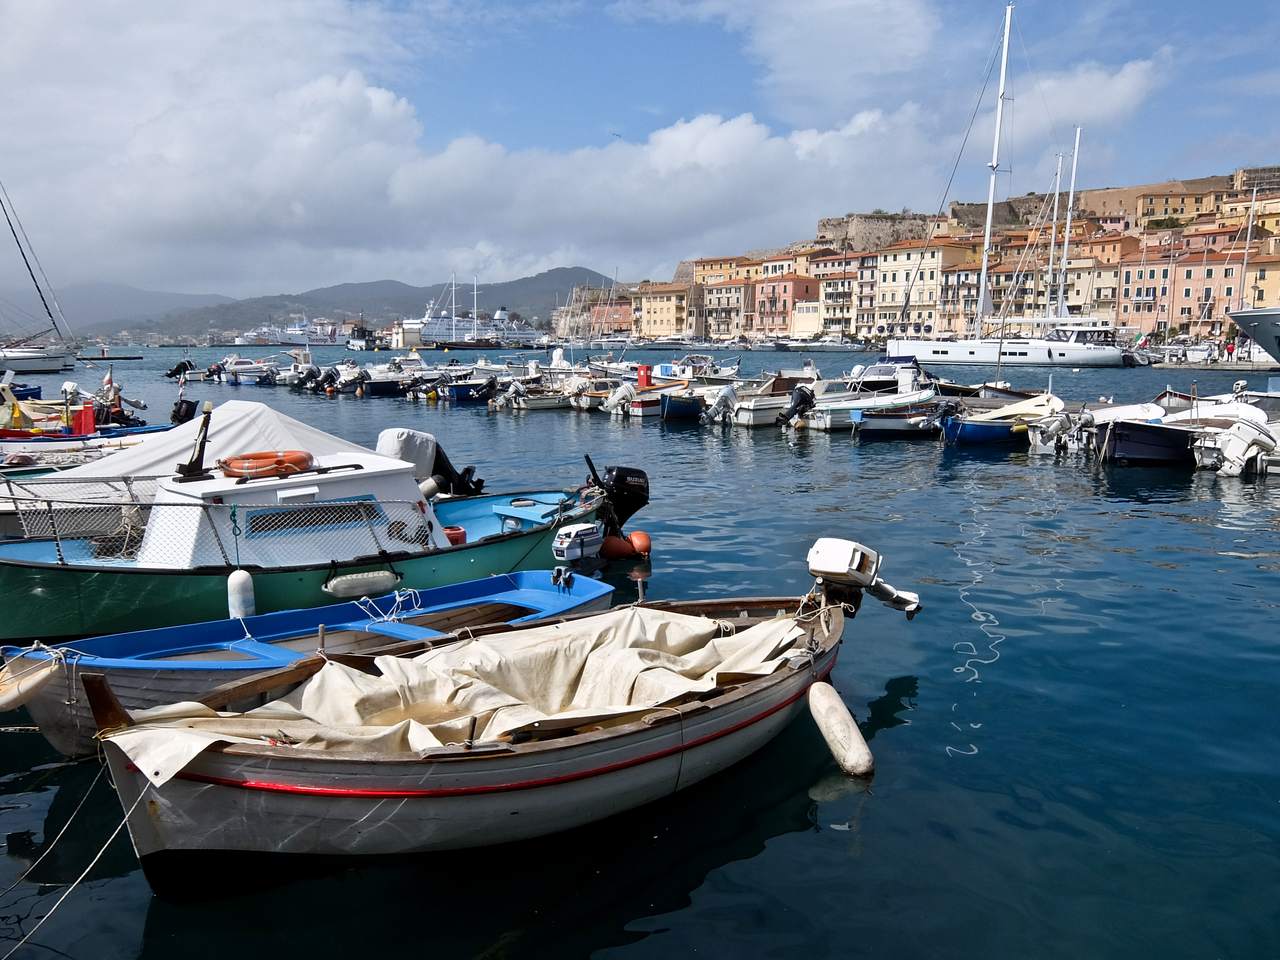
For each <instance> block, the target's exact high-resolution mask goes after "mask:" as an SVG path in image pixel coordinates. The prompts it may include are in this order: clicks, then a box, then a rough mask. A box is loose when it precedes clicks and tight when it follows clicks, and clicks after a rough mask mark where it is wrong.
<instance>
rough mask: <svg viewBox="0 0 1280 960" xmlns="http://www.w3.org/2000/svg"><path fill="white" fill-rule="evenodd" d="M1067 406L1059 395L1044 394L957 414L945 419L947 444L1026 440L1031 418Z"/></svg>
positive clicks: (1036, 418) (1048, 413) (1039, 417)
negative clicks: (978, 411) (982, 409)
mask: <svg viewBox="0 0 1280 960" xmlns="http://www.w3.org/2000/svg"><path fill="white" fill-rule="evenodd" d="M1064 406H1065V404H1063V402H1062V400H1061V399H1059V398H1058V397H1055V396H1053V395H1052V394H1049V393H1043V394H1040V395H1039V396H1035V397H1032V398H1031V399H1030V400H1020V401H1018V402H1017V403H1010V404H1007V405H1006V406H1003V407H997V408H996V409H995V410H987V411H985V412H983V413H975V414H968V415H966V414H960V413H954V414H951V415H949V416H947V417H946V418H944V419H943V421H942V435H943V436H944V437H945V438H946V441H947V443H956V444H1005V443H1024V442H1026V437H1027V424H1028V423H1029V422H1030V421H1032V420H1040V419H1042V418H1044V417H1047V416H1049V415H1051V414H1054V413H1058V412H1060V411H1061V410H1062V409H1063V407H1064Z"/></svg>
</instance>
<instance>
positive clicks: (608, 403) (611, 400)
mask: <svg viewBox="0 0 1280 960" xmlns="http://www.w3.org/2000/svg"><path fill="white" fill-rule="evenodd" d="M635 398H636V388H635V387H633V386H632V385H631V384H630V383H624V384H623V385H622V386H620V387H618V389H617V390H615V391H613V393H611V394H609V396H608V397H606V398H605V401H604V403H602V404H600V409H601V410H604V411H605V412H607V413H620V412H625V411H626V409H627V405H628V404H629V403H631V401H632V400H634V399H635Z"/></svg>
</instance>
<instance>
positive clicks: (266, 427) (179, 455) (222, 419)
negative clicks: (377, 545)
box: [58, 400, 373, 480]
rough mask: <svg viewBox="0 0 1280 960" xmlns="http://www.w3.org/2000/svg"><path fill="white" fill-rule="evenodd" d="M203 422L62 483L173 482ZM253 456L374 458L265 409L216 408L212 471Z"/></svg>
mask: <svg viewBox="0 0 1280 960" xmlns="http://www.w3.org/2000/svg"><path fill="white" fill-rule="evenodd" d="M201 420H202V418H201V417H196V418H195V419H193V420H191V421H190V422H188V423H184V424H182V426H179V427H174V428H173V429H172V430H166V431H165V432H163V433H158V434H156V435H154V436H150V437H147V439H145V440H143V441H142V442H141V443H137V444H135V445H133V446H131V447H129V448H128V449H126V450H121V451H120V452H119V453H113V454H111V455H109V456H106V457H102V458H101V459H100V460H95V461H93V462H92V463H86V464H82V465H81V466H78V467H72V468H71V469H69V470H64V471H62V472H61V473H59V474H58V477H59V478H60V479H71V480H75V479H83V480H87V479H92V478H95V477H165V476H172V475H173V473H174V467H175V466H176V465H177V464H178V463H185V462H187V461H188V460H190V459H191V452H192V450H193V449H194V448H195V441H196V435H197V434H198V433H199V432H200V423H201ZM251 450H306V451H307V452H308V453H310V454H312V455H313V456H316V457H320V456H324V455H327V454H331V453H361V454H369V453H372V452H373V451H372V450H370V449H368V448H367V447H362V446H360V445H358V444H355V443H350V442H348V441H346V440H343V439H342V438H340V437H335V436H333V435H332V434H329V433H325V432H324V431H323V430H318V429H316V428H315V427H312V426H309V425H307V424H305V423H303V422H302V421H301V420H295V419H293V417H287V416H285V415H284V414H283V413H280V412H279V411H278V410H273V409H272V408H271V407H269V406H267V405H266V404H265V403H253V402H250V401H247V400H228V401H227V402H226V403H222V404H219V405H218V406H217V407H215V408H214V411H213V416H212V417H211V418H210V420H209V445H208V447H207V448H206V449H205V458H204V462H205V463H206V464H210V465H212V464H213V463H214V462H216V461H217V460H221V459H223V458H226V457H234V456H235V455H236V454H240V453H245V452H247V451H251Z"/></svg>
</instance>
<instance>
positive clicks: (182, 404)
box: [169, 398, 196, 427]
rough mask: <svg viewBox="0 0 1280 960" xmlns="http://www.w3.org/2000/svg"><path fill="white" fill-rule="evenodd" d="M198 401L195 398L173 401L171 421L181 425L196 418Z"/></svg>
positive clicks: (178, 425) (176, 425) (177, 425)
mask: <svg viewBox="0 0 1280 960" xmlns="http://www.w3.org/2000/svg"><path fill="white" fill-rule="evenodd" d="M195 415H196V402H195V401H194V400H187V399H185V398H184V399H181V400H175V401H174V402H173V410H172V411H171V412H170V414H169V422H170V423H172V424H173V425H174V426H175V427H180V426H182V425H183V424H184V423H188V422H190V421H191V420H193V419H194V418H195Z"/></svg>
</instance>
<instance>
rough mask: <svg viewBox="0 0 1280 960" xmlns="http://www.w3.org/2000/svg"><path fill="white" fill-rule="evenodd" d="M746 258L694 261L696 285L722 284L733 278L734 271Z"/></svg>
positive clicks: (715, 258)
mask: <svg viewBox="0 0 1280 960" xmlns="http://www.w3.org/2000/svg"><path fill="white" fill-rule="evenodd" d="M744 260H746V257H702V258H701V259H698V260H695V261H693V282H694V283H722V282H723V281H725V280H729V279H731V278H732V277H733V272H734V269H735V268H736V267H737V265H738V264H739V263H740V262H741V261H744Z"/></svg>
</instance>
